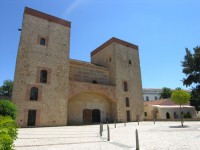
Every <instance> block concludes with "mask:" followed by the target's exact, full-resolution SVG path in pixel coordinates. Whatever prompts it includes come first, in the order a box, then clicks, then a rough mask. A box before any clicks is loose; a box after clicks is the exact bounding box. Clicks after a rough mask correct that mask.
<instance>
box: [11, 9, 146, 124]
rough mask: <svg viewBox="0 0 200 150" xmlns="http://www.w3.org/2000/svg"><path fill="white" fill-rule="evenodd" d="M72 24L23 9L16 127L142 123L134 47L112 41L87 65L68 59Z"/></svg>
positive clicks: (118, 41) (140, 89) (136, 50)
mask: <svg viewBox="0 0 200 150" xmlns="http://www.w3.org/2000/svg"><path fill="white" fill-rule="evenodd" d="M70 27H71V23H70V22H68V21H66V20H62V19H60V18H57V17H54V16H51V15H48V14H45V13H42V12H39V11H37V10H33V9H31V8H27V7H26V8H25V11H24V16H23V23H22V29H21V37H20V42H19V49H18V55H17V62H16V69H15V78H14V90H13V97H12V101H13V102H14V103H16V105H17V106H18V108H19V115H18V118H17V123H18V124H19V125H21V126H23V127H27V126H60V125H71V124H90V123H96V122H100V121H103V122H106V121H109V122H112V121H117V122H125V121H135V120H136V118H137V117H138V116H140V119H143V107H144V104H143V96H142V84H141V72H140V61H139V53H138V46H136V45H134V44H131V43H128V42H125V41H122V40H120V39H117V38H111V39H109V40H108V41H107V42H105V43H104V44H102V45H101V46H99V47H98V48H96V49H95V50H93V51H92V52H91V63H88V62H83V61H79V60H72V59H70V58H69V45H70Z"/></svg>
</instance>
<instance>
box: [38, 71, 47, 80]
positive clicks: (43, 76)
mask: <svg viewBox="0 0 200 150" xmlns="http://www.w3.org/2000/svg"><path fill="white" fill-rule="evenodd" d="M40 83H47V71H46V70H41V72H40Z"/></svg>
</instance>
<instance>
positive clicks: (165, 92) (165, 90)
mask: <svg viewBox="0 0 200 150" xmlns="http://www.w3.org/2000/svg"><path fill="white" fill-rule="evenodd" d="M171 95H172V90H171V89H170V88H167V87H163V88H162V92H161V93H160V97H161V98H163V99H165V98H170V97H171Z"/></svg>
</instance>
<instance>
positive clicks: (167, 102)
mask: <svg viewBox="0 0 200 150" xmlns="http://www.w3.org/2000/svg"><path fill="white" fill-rule="evenodd" d="M144 105H177V104H175V103H174V102H172V100H171V99H161V100H152V101H145V102H144Z"/></svg>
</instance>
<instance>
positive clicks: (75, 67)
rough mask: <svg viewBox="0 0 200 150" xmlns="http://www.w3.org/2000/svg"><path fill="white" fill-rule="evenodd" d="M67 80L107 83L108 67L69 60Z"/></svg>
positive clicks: (108, 82)
mask: <svg viewBox="0 0 200 150" xmlns="http://www.w3.org/2000/svg"><path fill="white" fill-rule="evenodd" d="M69 80H70V81H78V82H87V83H92V82H96V83H97V84H103V85H109V84H110V81H109V69H108V68H105V67H101V66H97V65H94V64H91V63H88V62H83V61H77V60H70V67H69Z"/></svg>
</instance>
